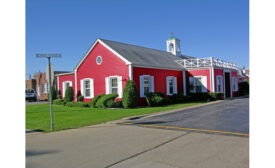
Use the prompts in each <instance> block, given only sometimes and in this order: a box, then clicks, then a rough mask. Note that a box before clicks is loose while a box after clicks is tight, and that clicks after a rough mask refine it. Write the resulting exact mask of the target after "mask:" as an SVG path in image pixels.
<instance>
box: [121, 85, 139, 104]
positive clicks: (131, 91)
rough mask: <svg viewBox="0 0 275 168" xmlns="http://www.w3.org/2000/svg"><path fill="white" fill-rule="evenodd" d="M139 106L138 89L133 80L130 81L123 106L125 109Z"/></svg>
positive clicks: (124, 95)
mask: <svg viewBox="0 0 275 168" xmlns="http://www.w3.org/2000/svg"><path fill="white" fill-rule="evenodd" d="M137 104H138V89H137V86H136V84H135V82H134V81H133V80H128V82H127V83H126V86H125V89H124V91H123V96H122V105H123V107H124V108H133V107H136V106H137Z"/></svg>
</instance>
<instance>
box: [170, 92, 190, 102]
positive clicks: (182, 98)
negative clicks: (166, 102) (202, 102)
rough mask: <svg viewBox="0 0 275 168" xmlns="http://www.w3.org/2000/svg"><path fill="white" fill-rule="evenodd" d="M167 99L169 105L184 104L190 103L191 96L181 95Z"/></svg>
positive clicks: (174, 95)
mask: <svg viewBox="0 0 275 168" xmlns="http://www.w3.org/2000/svg"><path fill="white" fill-rule="evenodd" d="M169 99H170V100H171V103H186V102H191V101H192V98H191V96H184V95H183V94H182V93H178V94H173V95H172V96H170V97H169Z"/></svg>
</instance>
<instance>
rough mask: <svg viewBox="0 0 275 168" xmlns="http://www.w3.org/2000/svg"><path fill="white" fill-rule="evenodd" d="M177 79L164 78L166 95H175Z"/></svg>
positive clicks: (172, 77) (173, 77) (171, 77)
mask: <svg viewBox="0 0 275 168" xmlns="http://www.w3.org/2000/svg"><path fill="white" fill-rule="evenodd" d="M170 79H172V86H173V92H172V93H170V87H169V80H170ZM177 89H178V88H177V78H176V77H175V76H166V95H168V96H171V95H173V94H177V92H178V91H177Z"/></svg>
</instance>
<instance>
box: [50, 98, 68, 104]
mask: <svg viewBox="0 0 275 168" xmlns="http://www.w3.org/2000/svg"><path fill="white" fill-rule="evenodd" d="M53 104H57V105H65V104H66V103H65V101H64V100H63V99H55V100H53Z"/></svg>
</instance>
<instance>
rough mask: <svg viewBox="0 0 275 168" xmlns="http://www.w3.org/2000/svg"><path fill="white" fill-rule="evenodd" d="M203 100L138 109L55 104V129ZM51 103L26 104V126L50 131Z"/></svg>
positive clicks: (182, 106)
mask: <svg viewBox="0 0 275 168" xmlns="http://www.w3.org/2000/svg"><path fill="white" fill-rule="evenodd" d="M199 104H203V102H194V103H183V104H173V105H168V106H163V107H143V108H136V109H115V110H112V109H100V108H88V107H66V106H63V105H53V117H54V131H58V130H64V129H70V128H79V127H83V126H89V125H94V124H99V123H104V122H107V121H112V120H118V119H121V118H125V117H130V116H136V115H143V114H151V113H156V112H160V111H166V110H172V109H178V108H184V107H190V106H194V105H199ZM49 111H50V108H49V104H38V105H26V128H27V129H31V130H41V131H44V132H49V131H50V112H49Z"/></svg>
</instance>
